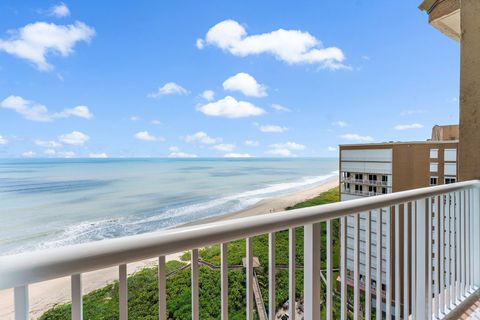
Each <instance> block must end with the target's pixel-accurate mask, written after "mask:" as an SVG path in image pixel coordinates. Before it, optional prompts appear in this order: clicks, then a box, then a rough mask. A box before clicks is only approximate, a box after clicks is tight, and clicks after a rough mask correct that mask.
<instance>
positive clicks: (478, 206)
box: [471, 187, 480, 288]
mask: <svg viewBox="0 0 480 320" xmlns="http://www.w3.org/2000/svg"><path fill="white" fill-rule="evenodd" d="M472 191H473V208H471V210H472V212H471V213H472V216H473V228H472V230H476V231H475V232H472V233H471V237H472V243H471V245H472V246H473V257H472V259H473V270H474V273H473V279H472V281H473V284H474V286H475V287H476V288H479V287H480V232H478V230H480V188H479V187H476V188H473V190H472Z"/></svg>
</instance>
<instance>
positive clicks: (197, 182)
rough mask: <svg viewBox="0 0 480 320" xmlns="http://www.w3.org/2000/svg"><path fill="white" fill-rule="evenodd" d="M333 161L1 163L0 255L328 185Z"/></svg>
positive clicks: (165, 224)
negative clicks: (326, 183) (324, 184)
mask: <svg viewBox="0 0 480 320" xmlns="http://www.w3.org/2000/svg"><path fill="white" fill-rule="evenodd" d="M336 170H338V160H337V159H333V158H332V159H330V158H308V159H306V158H304V159H301V158H294V159H265V158H257V159H2V160H0V203H1V206H0V217H1V219H0V255H5V254H13V253H19V252H24V251H32V250H39V249H44V248H52V247H58V246H65V245H69V244H76V243H83V242H89V241H97V240H102V239H108V238H115V237H120V236H124V235H134V234H140V233H144V232H150V231H155V230H161V229H166V228H171V227H173V226H177V225H180V224H183V223H186V222H191V221H195V220H200V219H202V218H207V217H212V216H220V215H224V214H228V213H232V212H236V211H239V210H243V209H246V208H248V207H252V206H254V205H255V204H256V203H258V202H259V201H261V200H263V199H268V198H272V197H277V196H280V195H283V194H288V193H291V192H295V191H300V190H303V189H309V188H313V187H316V186H319V185H321V184H323V183H325V182H327V181H331V179H333V178H334V177H335V176H336V175H337V174H338V173H337V171H336Z"/></svg>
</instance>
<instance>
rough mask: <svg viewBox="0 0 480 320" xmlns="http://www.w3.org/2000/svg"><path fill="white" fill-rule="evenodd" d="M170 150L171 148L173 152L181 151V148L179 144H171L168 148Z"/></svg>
mask: <svg viewBox="0 0 480 320" xmlns="http://www.w3.org/2000/svg"><path fill="white" fill-rule="evenodd" d="M168 150H170V151H171V152H178V151H180V148H179V147H177V146H171V147H170V148H168Z"/></svg>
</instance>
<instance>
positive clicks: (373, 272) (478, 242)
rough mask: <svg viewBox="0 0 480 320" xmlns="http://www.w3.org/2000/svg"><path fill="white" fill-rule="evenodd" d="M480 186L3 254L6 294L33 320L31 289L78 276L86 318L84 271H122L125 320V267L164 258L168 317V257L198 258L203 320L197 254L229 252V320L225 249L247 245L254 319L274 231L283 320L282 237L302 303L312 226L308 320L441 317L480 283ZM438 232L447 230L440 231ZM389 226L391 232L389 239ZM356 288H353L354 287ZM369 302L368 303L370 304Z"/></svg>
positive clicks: (0, 276)
mask: <svg viewBox="0 0 480 320" xmlns="http://www.w3.org/2000/svg"><path fill="white" fill-rule="evenodd" d="M479 187H480V182H479V181H468V182H461V183H456V184H450V185H443V186H436V187H429V188H423V189H416V190H409V191H404V192H398V193H392V194H388V195H381V196H378V197H372V198H363V199H357V200H351V201H346V202H340V203H335V204H327V205H322V206H317V207H310V208H304V209H298V210H292V211H288V212H280V213H275V214H266V215H260V216H255V217H249V218H240V219H236V220H229V221H222V222H215V223H208V224H203V225H198V226H193V227H185V228H178V229H172V230H167V231H159V232H154V233H148V234H142V235H137V236H130V237H123V238H118V239H112V240H105V241H99V242H95V243H87V244H80V245H74V246H70V247H63V248H57V249H51V250H45V251H38V252H32V253H24V254H18V255H12V256H3V257H0V289H7V288H14V303H15V319H22V320H24V319H28V313H29V296H28V287H29V284H32V283H35V282H40V281H46V280H50V279H55V278H60V277H64V276H70V277H71V284H72V285H71V293H72V311H71V312H72V319H74V320H78V319H82V273H85V272H89V271H94V270H99V269H102V268H106V267H111V266H118V268H119V281H120V285H119V288H120V291H119V314H120V319H127V312H128V308H127V303H128V299H127V291H128V290H127V274H126V264H128V263H131V262H135V261H139V260H143V259H147V258H152V257H159V259H158V261H159V272H158V277H159V310H160V319H166V317H167V313H166V312H167V311H166V294H165V292H166V291H165V290H166V287H165V258H164V257H165V256H166V255H168V254H172V253H176V252H181V251H186V250H191V253H192V254H191V269H192V272H191V275H192V276H191V287H192V290H191V292H192V293H191V294H192V296H191V304H192V319H194V320H195V319H198V318H199V281H198V280H199V278H198V248H201V247H204V246H208V245H213V244H220V245H221V246H220V247H221V254H220V256H221V263H220V266H221V271H220V273H221V305H219V306H218V307H219V308H221V315H222V319H227V317H228V298H229V297H228V273H227V270H228V265H227V250H226V249H227V246H228V242H230V241H233V240H238V239H246V267H245V272H246V311H245V312H246V319H248V320H250V319H253V310H254V302H253V287H254V281H253V279H254V278H253V277H254V272H253V254H254V253H253V251H252V250H253V247H252V237H254V236H257V235H261V234H267V233H268V234H269V248H268V250H269V269H268V270H269V288H268V292H269V304H270V305H269V307H268V310H269V311H268V317H269V318H270V319H275V303H274V302H275V298H274V297H275V276H274V275H275V268H276V264H275V232H278V231H281V230H287V229H288V230H290V232H289V237H290V244H289V246H290V250H289V253H290V263H289V275H290V281H289V286H290V290H289V293H290V300H289V301H294V300H295V298H294V295H295V289H294V288H295V265H296V264H295V261H294V258H293V257H295V247H296V246H295V241H294V239H295V232H294V230H295V229H293V228H295V227H300V226H303V227H304V266H303V267H304V290H303V297H304V319H308V320H312V319H319V318H320V310H321V307H323V308H324V309H325V311H326V315H327V318H328V319H333V318H334V317H335V318H337V317H341V319H347V318H351V317H353V319H363V318H365V319H370V318H373V315H375V317H376V319H382V317H385V315H386V314H390V315H393V316H395V318H396V319H405V318H407V317H408V316H411V318H413V319H418V320H422V319H432V318H435V319H440V318H442V317H443V316H445V315H447V314H448V313H449V312H451V311H452V310H454V309H455V307H456V306H457V305H458V304H459V303H461V302H462V301H463V300H465V299H467V298H468V297H469V296H471V295H472V294H473V292H474V290H476V289H477V288H478V287H479V284H480V254H479V253H480V232H479V230H480V211H479V209H480V204H479V198H480V197H479V192H480V191H479ZM433 206H436V209H435V210H433V209H432V207H433ZM380 215H382V216H381V217H380ZM347 216H350V217H352V218H353V221H354V227H353V230H354V233H353V243H354V245H353V249H351V250H353V268H347V232H346V231H347ZM335 219H340V221H341V232H340V234H341V235H340V238H341V239H340V243H341V250H340V251H341V263H340V266H341V268H340V277H339V278H338V279H339V285H338V286H337V288H335V286H334V283H333V282H334V280H333V272H334V270H332V257H333V255H332V245H331V244H332V235H333V232H332V224H331V223H332V221H333V220H335ZM349 219H351V218H349ZM382 221H383V223H382ZM320 222H325V223H326V235H327V237H326V241H327V244H326V246H325V245H322V247H325V248H326V266H327V270H326V273H327V276H326V280H325V282H326V296H325V300H321V298H320V292H321V276H322V275H321V270H320V265H321V264H320V263H321V257H322V256H323V255H321V254H320V247H321V237H320V234H321V230H320ZM385 222H386V223H385ZM360 226H362V228H360ZM402 226H406V227H402ZM432 226H439V227H435V228H434V229H433V228H432ZM382 228H386V230H384V231H383V232H381V231H382ZM428 230H430V232H428ZM432 230H433V232H432ZM371 231H372V232H373V231H375V233H371ZM362 232H363V234H362ZM382 233H383V234H384V235H385V234H386V237H385V236H383V237H382ZM361 234H362V236H361ZM350 239H351V238H349V241H350ZM292 240H293V241H292ZM377 244H382V245H377ZM348 250H350V249H348ZM374 253H375V254H374ZM361 256H362V257H363V260H362V262H360V260H361V259H360V257H361ZM382 256H383V257H384V258H383V259H379V260H378V261H376V260H377V259H376V258H374V257H382ZM433 256H435V258H433ZM361 264H362V267H360V265H361ZM383 264H384V266H382V265H383ZM347 269H348V270H347ZM352 269H353V270H352ZM382 269H383V270H384V271H383V272H385V277H384V279H386V280H385V282H384V283H383V285H384V288H383V289H384V290H383V289H382V286H381V285H376V286H375V287H373V288H374V289H372V286H370V285H365V284H366V283H372V280H373V279H374V278H375V279H381V278H382ZM360 270H363V272H364V274H360ZM347 274H348V277H347ZM348 287H351V288H350V289H347V288H348ZM352 292H353V293H352ZM337 293H338V294H339V295H340V296H341V304H340V306H339V307H338V308H340V310H333V309H334V304H333V303H332V296H333V294H337ZM361 295H362V296H364V298H361ZM376 297H382V299H376ZM322 301H325V302H322ZM363 301H364V302H363ZM323 303H324V305H322V306H321V304H323ZM294 305H295V304H294V303H290V304H289V307H290V309H291V308H294ZM395 306H397V307H395ZM377 310H382V312H379V311H378V312H377ZM290 311H291V310H290ZM290 314H294V313H292V312H291V313H290ZM334 315H335V316H334ZM290 319H293V317H292V316H291V317H290Z"/></svg>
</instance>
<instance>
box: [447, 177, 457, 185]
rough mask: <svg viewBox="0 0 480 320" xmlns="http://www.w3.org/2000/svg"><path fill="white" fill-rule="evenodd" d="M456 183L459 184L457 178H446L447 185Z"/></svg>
mask: <svg viewBox="0 0 480 320" xmlns="http://www.w3.org/2000/svg"><path fill="white" fill-rule="evenodd" d="M455 182H457V178H453V177H448V178H445V184H450V183H455Z"/></svg>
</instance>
